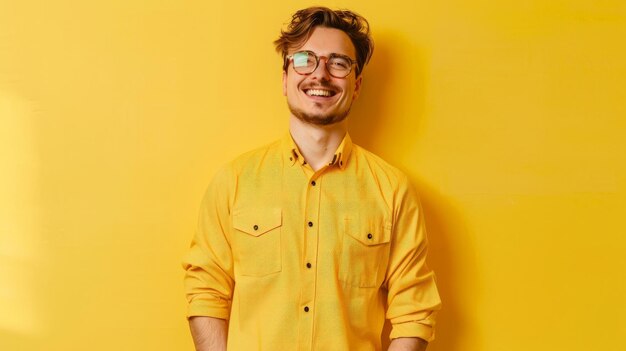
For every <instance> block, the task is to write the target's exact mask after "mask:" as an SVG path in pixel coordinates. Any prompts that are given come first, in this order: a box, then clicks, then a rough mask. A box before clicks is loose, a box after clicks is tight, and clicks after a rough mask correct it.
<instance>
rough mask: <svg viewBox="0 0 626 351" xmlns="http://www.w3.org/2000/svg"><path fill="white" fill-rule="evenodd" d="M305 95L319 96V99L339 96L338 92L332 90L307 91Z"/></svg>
mask: <svg viewBox="0 0 626 351" xmlns="http://www.w3.org/2000/svg"><path fill="white" fill-rule="evenodd" d="M304 93H305V94H307V95H308V96H318V97H332V96H335V94H337V93H336V92H334V91H332V90H326V89H305V90H304Z"/></svg>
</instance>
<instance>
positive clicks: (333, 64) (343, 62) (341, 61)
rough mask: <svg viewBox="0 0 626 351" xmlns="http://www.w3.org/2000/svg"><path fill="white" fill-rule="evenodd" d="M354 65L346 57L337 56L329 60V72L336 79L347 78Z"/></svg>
mask: <svg viewBox="0 0 626 351" xmlns="http://www.w3.org/2000/svg"><path fill="white" fill-rule="evenodd" d="M351 69H352V63H351V62H350V61H349V60H348V59H347V58H345V57H341V56H335V57H331V58H330V59H329V60H328V71H329V72H330V74H332V75H333V76H335V77H342V78H343V77H345V76H347V75H348V74H349V73H350V70H351Z"/></svg>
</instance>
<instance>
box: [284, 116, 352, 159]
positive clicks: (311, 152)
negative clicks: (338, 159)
mask: <svg viewBox="0 0 626 351" xmlns="http://www.w3.org/2000/svg"><path fill="white" fill-rule="evenodd" d="M289 132H290V133H291V137H292V138H293V140H294V142H295V143H296V145H297V146H298V149H299V150H300V153H302V156H304V160H305V161H306V162H307V163H308V164H309V165H310V166H311V168H313V170H315V171H317V170H318V169H320V168H322V167H323V165H324V164H328V163H329V162H330V161H331V160H332V158H333V154H334V153H335V150H337V147H338V146H339V144H341V141H342V140H343V137H344V136H345V135H346V132H347V120H346V119H344V120H343V121H341V122H339V123H335V124H331V125H327V126H320V125H314V124H309V123H306V122H303V121H301V120H299V119H298V118H297V117H295V116H293V115H292V116H291V117H290V118H289Z"/></svg>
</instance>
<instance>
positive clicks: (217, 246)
mask: <svg viewBox="0 0 626 351" xmlns="http://www.w3.org/2000/svg"><path fill="white" fill-rule="evenodd" d="M232 185H233V172H231V171H230V170H229V168H228V167H223V168H222V169H220V170H219V171H218V172H217V174H216V175H215V177H214V178H213V180H212V181H211V184H210V185H209V188H208V189H207V191H206V193H205V196H204V198H203V200H202V204H201V207H200V214H199V216H198V227H197V230H196V233H195V235H194V237H193V240H192V242H191V247H190V249H189V251H188V253H187V255H186V256H185V258H184V259H183V263H182V266H183V268H184V269H185V276H184V288H185V293H186V296H187V302H188V309H187V317H192V316H208V317H214V318H221V319H229V316H230V305H231V300H232V294H233V288H234V277H233V257H232V251H231V246H230V241H229V235H230V207H231V203H232V202H231V199H230V193H231V189H232Z"/></svg>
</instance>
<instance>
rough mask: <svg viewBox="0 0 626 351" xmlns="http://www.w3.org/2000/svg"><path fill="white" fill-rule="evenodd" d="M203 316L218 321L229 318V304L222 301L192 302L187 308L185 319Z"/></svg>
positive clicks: (202, 300) (195, 300)
mask: <svg viewBox="0 0 626 351" xmlns="http://www.w3.org/2000/svg"><path fill="white" fill-rule="evenodd" d="M194 316H205V317H213V318H219V319H226V320H228V319H229V318H230V304H229V302H228V301H227V300H223V299H217V300H216V299H210V300H206V299H199V298H196V299H194V300H192V301H191V302H190V303H189V305H188V306H187V318H189V317H194Z"/></svg>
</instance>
